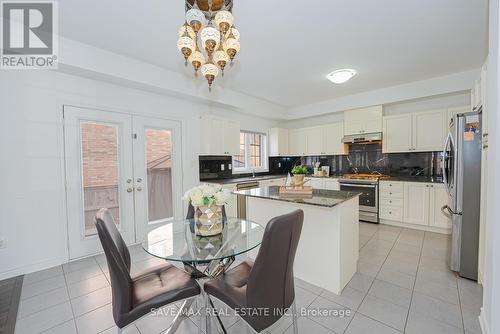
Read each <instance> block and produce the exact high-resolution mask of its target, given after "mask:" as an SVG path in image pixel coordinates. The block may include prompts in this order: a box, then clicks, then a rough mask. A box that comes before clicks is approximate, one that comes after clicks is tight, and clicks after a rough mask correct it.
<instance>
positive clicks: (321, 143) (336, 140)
mask: <svg viewBox="0 0 500 334" xmlns="http://www.w3.org/2000/svg"><path fill="white" fill-rule="evenodd" d="M343 129H344V126H343V123H342V122H339V123H332V124H327V125H323V126H315V127H308V128H300V129H292V130H289V147H288V148H289V152H290V154H292V155H340V154H346V153H347V151H346V147H345V145H344V143H342V138H343V137H344V131H343Z"/></svg>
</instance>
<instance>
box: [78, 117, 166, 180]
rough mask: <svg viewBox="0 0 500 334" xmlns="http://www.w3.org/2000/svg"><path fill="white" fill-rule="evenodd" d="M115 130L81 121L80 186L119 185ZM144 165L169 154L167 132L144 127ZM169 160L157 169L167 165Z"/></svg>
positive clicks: (112, 127) (111, 127)
mask: <svg viewBox="0 0 500 334" xmlns="http://www.w3.org/2000/svg"><path fill="white" fill-rule="evenodd" d="M117 131H118V129H117V128H116V127H114V126H111V125H104V124H95V123H82V125H81V136H82V153H83V154H82V156H83V186H84V187H98V186H110V185H116V184H118V152H117V135H118V134H117ZM145 136H146V138H145V141H146V159H147V164H148V165H149V164H150V163H152V162H154V161H157V160H159V159H162V158H164V157H165V156H169V155H170V154H171V149H172V142H171V136H170V131H166V130H157V129H146V132H145ZM170 167H171V161H170V159H169V160H167V161H165V162H163V163H161V164H160V165H158V166H157V168H170Z"/></svg>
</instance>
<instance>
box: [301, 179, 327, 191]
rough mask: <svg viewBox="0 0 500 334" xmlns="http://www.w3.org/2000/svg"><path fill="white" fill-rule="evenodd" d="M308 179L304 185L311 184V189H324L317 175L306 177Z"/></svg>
mask: <svg viewBox="0 0 500 334" xmlns="http://www.w3.org/2000/svg"><path fill="white" fill-rule="evenodd" d="M307 179H308V180H309V181H308V182H307V183H306V184H305V185H306V186H311V187H313V189H325V188H324V185H323V179H321V178H319V177H311V178H307Z"/></svg>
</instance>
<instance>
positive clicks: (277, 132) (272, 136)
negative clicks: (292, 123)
mask: <svg viewBox="0 0 500 334" xmlns="http://www.w3.org/2000/svg"><path fill="white" fill-rule="evenodd" d="M288 136H289V130H288V129H283V128H271V129H270V130H269V156H270V157H279V156H286V155H288V154H289V149H288Z"/></svg>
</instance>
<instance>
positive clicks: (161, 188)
mask: <svg viewBox="0 0 500 334" xmlns="http://www.w3.org/2000/svg"><path fill="white" fill-rule="evenodd" d="M144 137H145V145H146V168H147V187H148V221H149V222H156V221H158V220H164V219H167V218H171V217H173V216H174V211H173V204H172V203H173V202H172V132H171V131H169V130H161V129H146V130H145V136H144Z"/></svg>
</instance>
